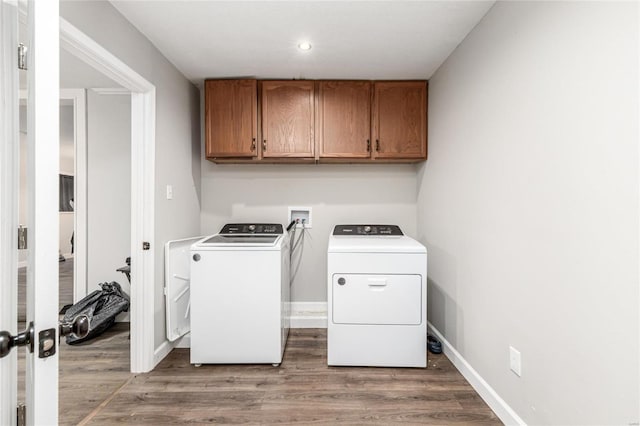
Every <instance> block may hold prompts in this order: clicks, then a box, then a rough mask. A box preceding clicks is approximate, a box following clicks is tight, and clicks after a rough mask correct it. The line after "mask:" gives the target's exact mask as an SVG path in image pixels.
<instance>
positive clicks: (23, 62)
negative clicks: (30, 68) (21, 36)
mask: <svg viewBox="0 0 640 426" xmlns="http://www.w3.org/2000/svg"><path fill="white" fill-rule="evenodd" d="M28 50H29V49H28V48H27V46H25V45H24V44H22V43H20V44H19V45H18V69H21V70H25V71H26V70H27V51H28Z"/></svg>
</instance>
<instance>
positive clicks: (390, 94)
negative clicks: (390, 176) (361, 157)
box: [372, 81, 427, 159]
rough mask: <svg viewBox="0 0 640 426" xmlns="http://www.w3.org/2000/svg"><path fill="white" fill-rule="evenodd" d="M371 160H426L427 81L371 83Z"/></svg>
mask: <svg viewBox="0 0 640 426" xmlns="http://www.w3.org/2000/svg"><path fill="white" fill-rule="evenodd" d="M372 142H373V144H374V147H373V158H380V159H385V158H388V159H400V158H404V159H411V158H416V159H423V158H426V157H427V82H425V81H394V82H390V81H388V82H375V83H374V99H373V141H372Z"/></svg>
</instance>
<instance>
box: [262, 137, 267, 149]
mask: <svg viewBox="0 0 640 426" xmlns="http://www.w3.org/2000/svg"><path fill="white" fill-rule="evenodd" d="M262 150H263V151H266V150H267V140H266V139H264V140H263V141H262Z"/></svg>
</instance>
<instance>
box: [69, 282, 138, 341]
mask: <svg viewBox="0 0 640 426" xmlns="http://www.w3.org/2000/svg"><path fill="white" fill-rule="evenodd" d="M100 288H102V290H95V291H93V292H91V293H90V294H89V295H87V297H85V298H84V299H82V300H80V301H79V302H78V303H76V304H75V305H73V306H71V307H70V308H69V309H67V312H66V313H65V315H64V321H66V322H69V321H73V319H74V318H75V317H77V316H78V315H86V316H88V317H89V333H88V334H87V335H86V336H85V337H83V338H78V337H76V336H75V335H73V334H69V335H67V344H69V345H75V344H78V343H82V342H86V341H87V340H91V339H93V338H95V337H97V336H99V335H101V334H102V333H104V332H105V331H107V330H108V329H109V327H111V326H112V325H113V324H114V323H115V322H116V316H117V315H118V314H119V313H121V312H126V311H128V310H129V296H128V295H127V294H126V293H125V292H123V291H122V288H121V287H120V284H118V283H117V282H115V281H112V282H110V283H102V284H100Z"/></svg>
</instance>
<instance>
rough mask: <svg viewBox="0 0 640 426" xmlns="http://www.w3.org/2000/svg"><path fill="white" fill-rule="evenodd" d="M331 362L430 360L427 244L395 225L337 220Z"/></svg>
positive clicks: (332, 249) (422, 363)
mask: <svg viewBox="0 0 640 426" xmlns="http://www.w3.org/2000/svg"><path fill="white" fill-rule="evenodd" d="M327 266H328V320H327V362H328V364H329V365H352V366H371V367H426V366H427V249H426V248H425V247H424V246H423V245H422V244H420V243H418V242H417V241H416V240H414V239H412V238H410V237H407V236H406V235H404V234H403V233H402V231H401V230H400V228H399V227H398V226H395V225H337V226H336V227H335V228H334V230H333V232H332V234H331V236H330V237H329V249H328V261H327Z"/></svg>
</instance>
